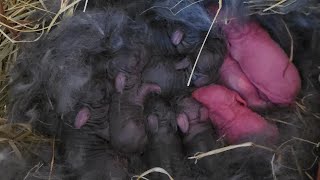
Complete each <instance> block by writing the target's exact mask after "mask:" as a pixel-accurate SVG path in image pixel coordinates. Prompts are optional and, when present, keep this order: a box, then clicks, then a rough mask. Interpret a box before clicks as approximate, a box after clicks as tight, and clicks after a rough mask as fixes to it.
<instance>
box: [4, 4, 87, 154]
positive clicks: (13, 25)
mask: <svg viewBox="0 0 320 180" xmlns="http://www.w3.org/2000/svg"><path fill="white" fill-rule="evenodd" d="M80 1H81V0H61V2H59V1H51V0H0V150H1V149H4V148H7V147H8V146H9V147H10V148H11V149H12V150H13V151H14V153H15V155H17V157H19V158H22V154H23V153H22V152H21V150H27V149H29V147H35V145H36V144H39V143H44V142H45V143H47V142H48V141H50V140H49V139H47V138H45V137H43V136H39V135H36V134H35V133H34V132H33V130H32V128H31V125H30V124H9V123H7V119H6V105H7V103H8V94H7V92H8V81H9V70H10V68H11V67H12V65H13V63H14V62H15V61H16V58H17V55H18V50H19V45H20V44H19V43H21V42H29V43H32V42H35V41H38V40H39V39H40V38H41V37H42V36H44V35H45V34H46V33H47V32H49V31H50V29H51V28H52V27H53V26H55V25H57V24H58V23H59V21H61V19H63V18H65V17H67V16H72V14H73V12H74V10H75V8H76V6H77V4H78V3H79V2H80ZM53 3H54V4H53ZM24 37H33V38H32V39H30V38H28V40H27V39H26V38H24Z"/></svg>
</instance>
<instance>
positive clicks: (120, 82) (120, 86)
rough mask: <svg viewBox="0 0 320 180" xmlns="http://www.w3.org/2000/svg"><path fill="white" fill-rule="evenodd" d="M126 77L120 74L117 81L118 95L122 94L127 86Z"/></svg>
mask: <svg viewBox="0 0 320 180" xmlns="http://www.w3.org/2000/svg"><path fill="white" fill-rule="evenodd" d="M126 79H127V78H126V75H125V74H123V73H122V72H119V73H118V74H117V76H116V79H115V87H116V90H117V92H118V93H122V92H123V90H124V87H125V86H126Z"/></svg>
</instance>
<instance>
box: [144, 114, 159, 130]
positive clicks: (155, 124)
mask: <svg viewBox="0 0 320 180" xmlns="http://www.w3.org/2000/svg"><path fill="white" fill-rule="evenodd" d="M158 129H159V119H158V117H157V116H156V115H153V114H151V115H149V116H148V117H147V130H148V131H150V132H151V133H156V132H158Z"/></svg>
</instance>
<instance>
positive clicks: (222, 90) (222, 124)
mask: <svg viewBox="0 0 320 180" xmlns="http://www.w3.org/2000/svg"><path fill="white" fill-rule="evenodd" d="M192 96H193V97H194V98H195V99H196V100H197V101H199V102H200V103H202V104H203V105H204V106H206V107H207V108H208V110H209V118H210V120H211V122H212V124H213V125H214V126H215V127H216V128H217V129H218V132H219V135H220V136H221V137H224V138H225V140H226V141H227V142H228V143H231V144H235V143H239V142H241V141H243V140H246V139H251V138H253V137H263V139H266V141H268V143H272V142H275V141H276V139H277V137H278V134H279V133H278V129H277V127H276V126H274V125H272V124H269V123H268V122H267V121H266V120H265V119H264V118H263V117H261V116H260V115H258V114H257V113H254V112H253V111H251V110H250V109H249V108H248V107H246V102H245V101H244V100H243V99H242V98H241V97H240V96H239V94H237V93H236V92H235V91H232V90H229V89H227V88H226V87H223V86H220V85H209V86H205V87H201V88H199V89H197V90H195V91H194V92H193V94H192Z"/></svg>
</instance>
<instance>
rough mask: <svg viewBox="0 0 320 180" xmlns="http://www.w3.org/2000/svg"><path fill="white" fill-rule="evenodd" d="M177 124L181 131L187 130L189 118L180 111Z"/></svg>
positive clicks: (185, 131)
mask: <svg viewBox="0 0 320 180" xmlns="http://www.w3.org/2000/svg"><path fill="white" fill-rule="evenodd" d="M177 124H178V126H179V129H180V130H181V131H182V132H183V133H187V132H188V131H189V118H188V116H187V115H186V114H185V113H180V114H179V115H178V117H177Z"/></svg>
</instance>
